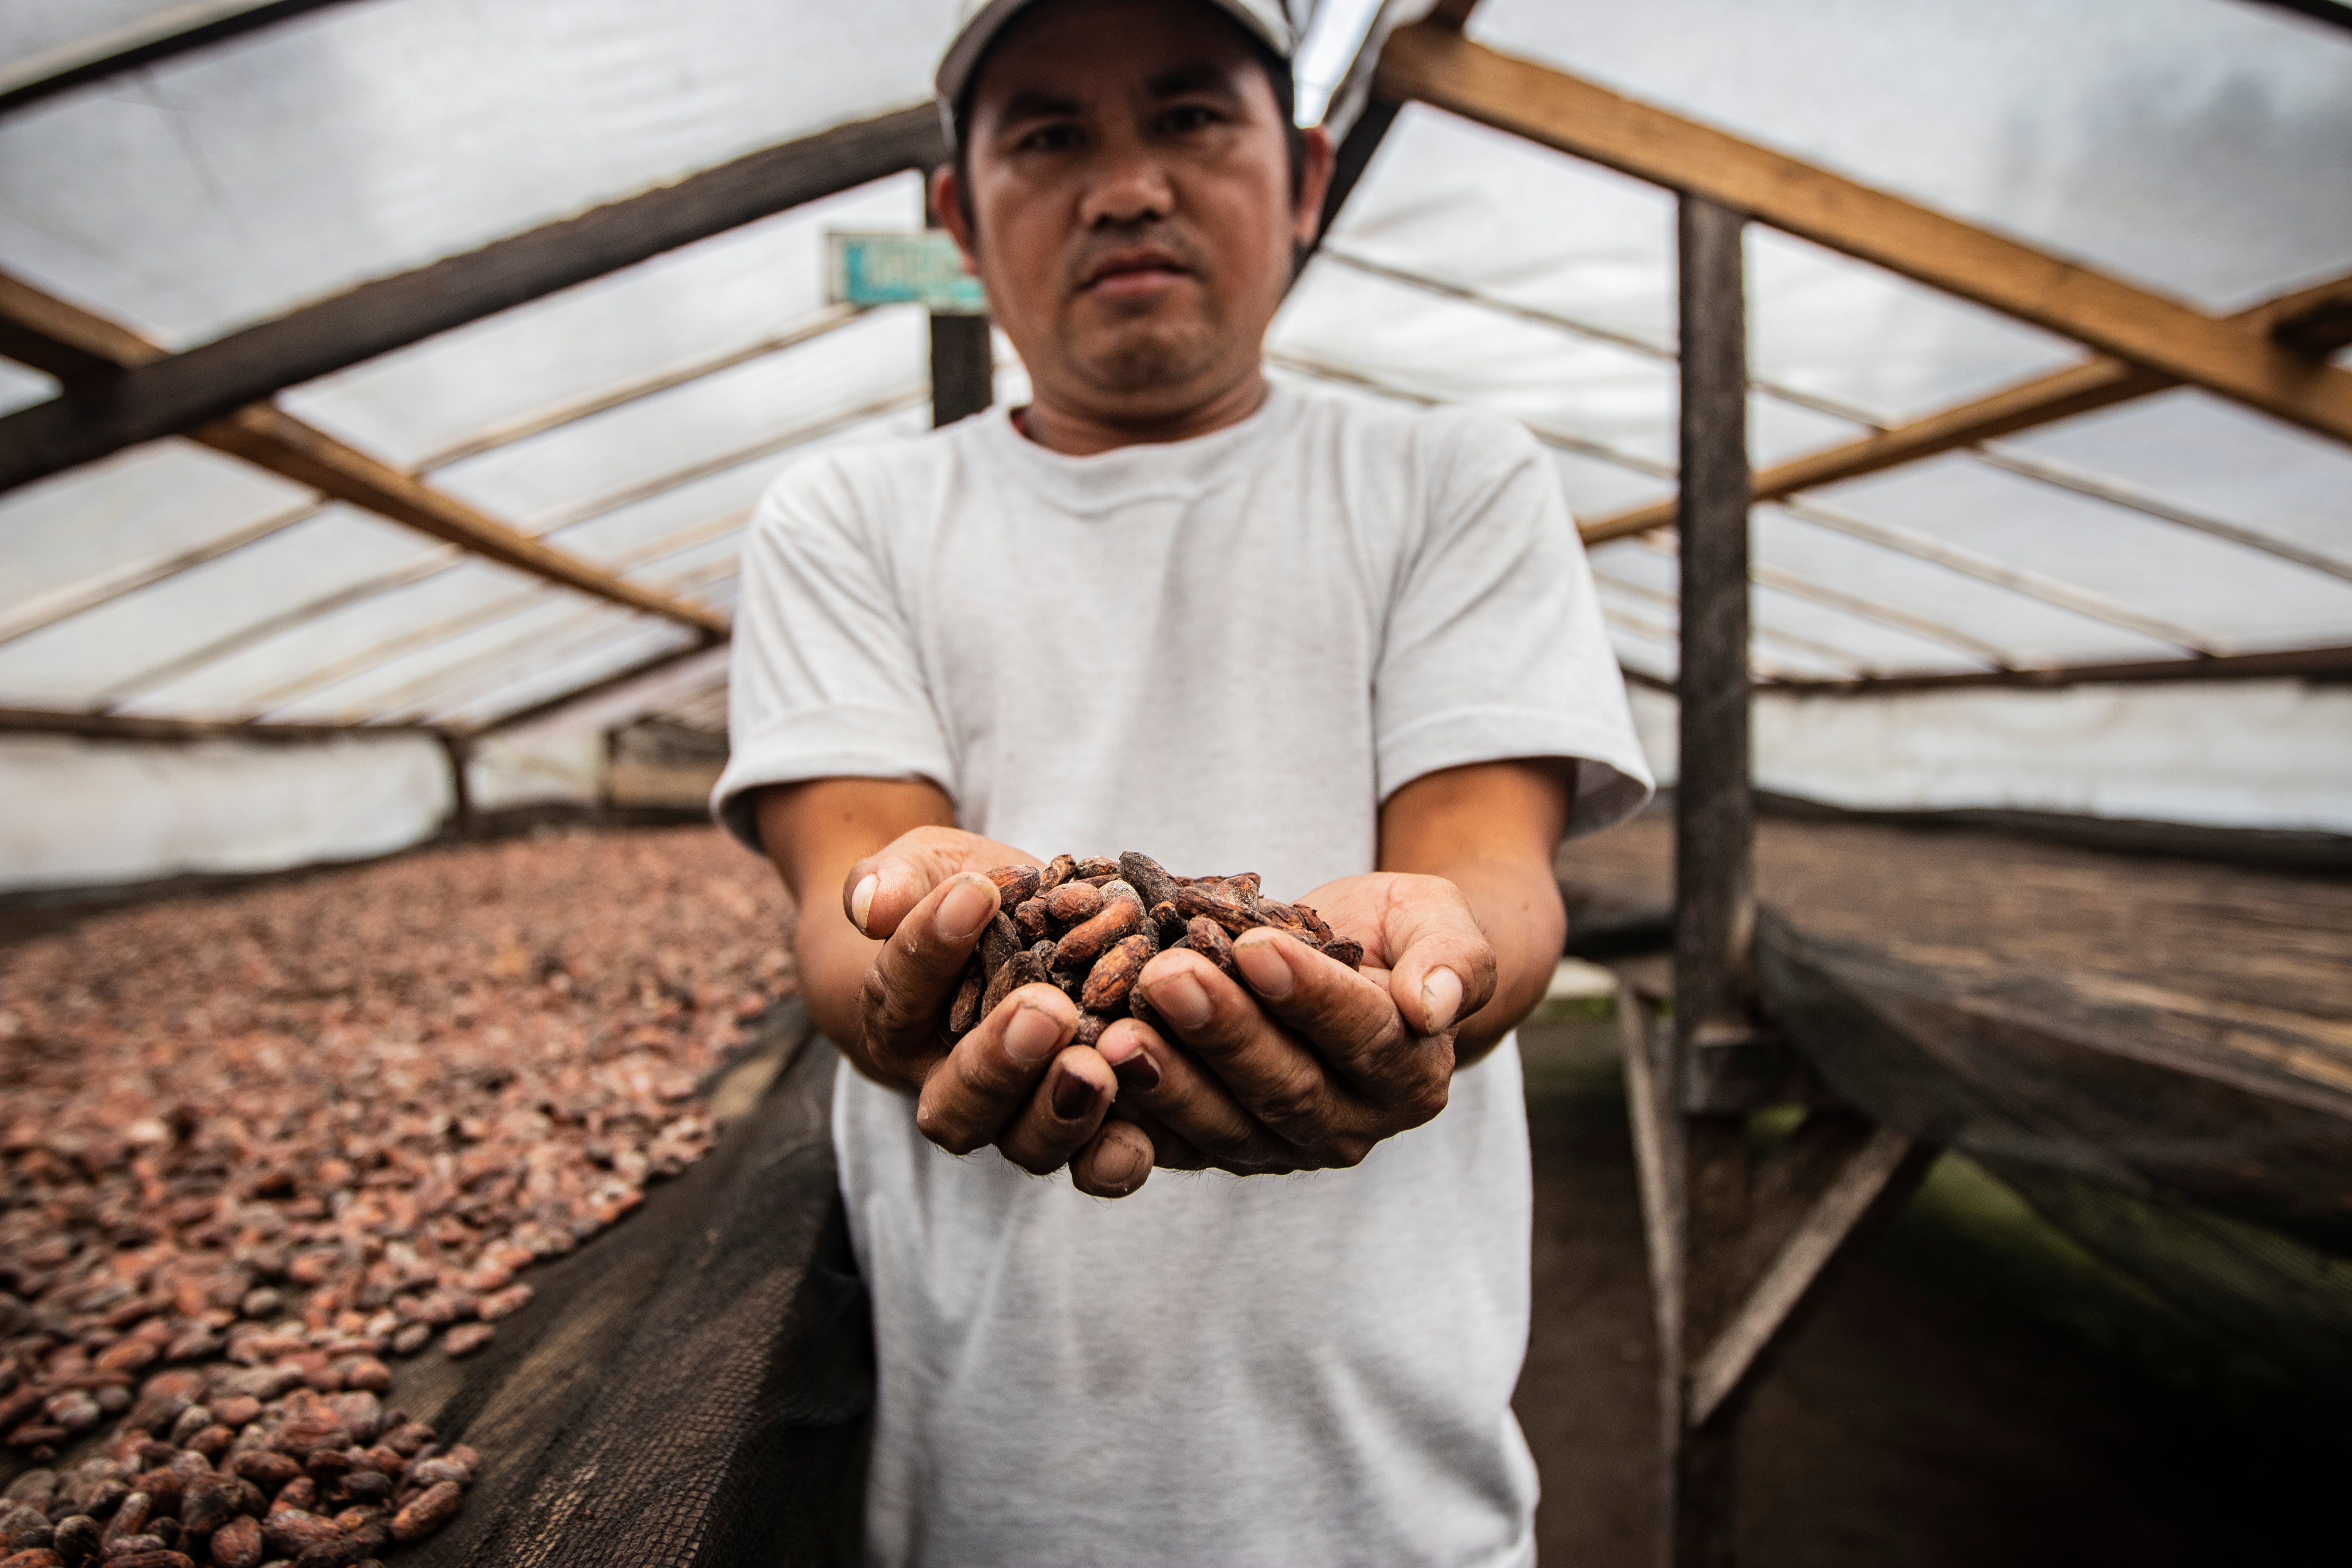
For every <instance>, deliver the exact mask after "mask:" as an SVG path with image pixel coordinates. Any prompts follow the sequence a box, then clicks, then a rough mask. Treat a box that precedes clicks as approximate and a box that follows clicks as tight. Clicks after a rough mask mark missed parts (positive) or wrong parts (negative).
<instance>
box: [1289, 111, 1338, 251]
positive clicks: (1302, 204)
mask: <svg viewBox="0 0 2352 1568" xmlns="http://www.w3.org/2000/svg"><path fill="white" fill-rule="evenodd" d="M1298 156H1299V159H1300V168H1299V171H1298V210H1297V213H1295V214H1293V215H1292V221H1291V237H1293V238H1295V239H1296V240H1297V242H1298V243H1299V244H1301V245H1312V244H1314V243H1315V231H1316V230H1317V229H1318V228H1320V227H1321V226H1322V224H1323V197H1324V195H1325V194H1326V193H1327V192H1328V191H1329V190H1330V189H1331V164H1332V160H1333V159H1334V158H1335V157H1337V156H1338V154H1336V153H1333V152H1332V150H1331V136H1330V133H1329V132H1327V131H1325V130H1324V129H1323V128H1322V127H1321V126H1320V125H1315V126H1310V127H1308V128H1307V130H1305V131H1303V132H1299V136H1298Z"/></svg>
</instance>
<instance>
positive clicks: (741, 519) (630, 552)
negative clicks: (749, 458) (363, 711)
mask: <svg viewBox="0 0 2352 1568" xmlns="http://www.w3.org/2000/svg"><path fill="white" fill-rule="evenodd" d="M750 523H751V508H750V507H738V508H735V509H734V510H730V511H725V512H721V513H719V515H718V516H716V517H709V518H705V519H703V520H702V521H700V522H697V523H692V524H689V525H688V526H687V527H685V528H680V529H674V530H672V531H669V532H667V533H664V534H661V535H659V536H658V537H656V538H653V539H649V540H646V541H644V542H641V543H638V544H634V545H632V546H630V547H629V548H628V549H627V550H625V551H624V552H621V553H620V554H618V555H616V556H615V557H614V565H615V566H621V567H626V568H629V569H631V570H635V568H638V567H642V566H649V565H652V564H653V563H656V562H657V561H663V560H667V558H668V557H670V556H672V555H682V554H684V553H685V552H688V551H689V550H695V549H699V548H700V547H701V546H703V545H705V544H709V543H710V542H712V541H714V540H719V539H724V538H726V537H727V536H728V535H729V534H730V533H740V532H741V531H743V529H744V528H746V527H748V526H749V525H750ZM552 593H553V590H552V589H551V588H550V587H549V586H547V585H545V584H534V585H533V586H530V587H528V588H525V589H523V590H522V591H521V592H520V593H515V594H507V595H501V596H500V597H499V598H496V599H492V600H490V601H489V602H488V603H487V604H481V605H474V606H473V607H472V608H470V609H467V610H464V611H461V612H459V613H458V614H457V615H454V616H445V617H443V618H441V619H439V620H436V621H430V622H427V623H426V624H425V625H424V626H410V627H409V628H408V629H407V630H405V631H403V632H400V633H397V634H395V635H394V636H392V637H386V638H384V639H383V641H381V642H377V643H374V644H372V645H371V646H369V647H364V648H362V649H360V650H359V651H358V652H357V653H354V654H352V655H350V656H349V657H347V658H341V659H338V660H336V661H334V662H333V663H331V664H327V665H322V666H316V667H313V668H308V669H305V670H303V671H301V672H300V673H299V674H298V675H296V676H295V677H294V679H291V680H288V681H285V682H282V683H280V684H279V685H277V686H274V687H272V688H270V689H268V690H267V691H264V692H263V693H261V695H259V696H258V697H252V698H247V700H246V709H245V711H244V712H243V713H241V714H240V715H239V717H240V718H241V719H244V720H246V721H258V720H261V719H263V718H265V717H266V716H267V715H268V714H269V713H271V712H273V711H275V710H278V709H280V708H284V707H286V706H288V705H289V704H291V703H293V702H296V701H299V700H301V699H303V698H306V697H310V696H312V695H315V694H316V693H318V692H320V691H326V690H331V689H333V688H334V687H336V686H339V685H341V683H342V682H344V681H346V680H351V679H355V678H356V677H359V676H362V675H365V674H367V673H369V672H370V671H372V670H373V669H375V668H377V667H379V666H381V665H383V663H385V662H386V661H388V660H390V659H394V658H399V657H400V656H402V655H403V654H408V653H414V652H415V651H416V650H417V649H419V648H425V647H432V646H433V645H434V644H435V643H437V642H440V641H442V640H444V639H445V638H447V637H456V636H457V635H458V634H459V633H461V632H470V631H477V630H479V629H480V628H481V627H483V626H491V625H495V624H496V623H498V622H499V621H502V620H508V619H511V618H512V617H514V616H520V615H521V614H523V613H524V612H526V611H528V610H533V609H536V608H538V607H539V606H540V605H544V604H547V603H548V602H550V599H551V595H552Z"/></svg>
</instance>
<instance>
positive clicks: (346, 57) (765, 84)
mask: <svg viewBox="0 0 2352 1568" xmlns="http://www.w3.org/2000/svg"><path fill="white" fill-rule="evenodd" d="M953 16H954V4H953V0H863V3H861V4H859V5H788V4H780V3H778V0H694V3H693V4H690V5H664V6H660V7H658V8H654V9H649V8H648V7H646V6H645V5H637V4H633V3H631V0H501V3H500V4H499V5H477V4H473V3H472V0H364V3H362V4H354V5H337V6H332V7H330V8H328V9H325V10H322V11H320V12H318V13H317V14H315V15H313V16H308V17H304V18H300V19H299V20H296V21H292V22H288V23H284V24H281V25H279V26H273V27H269V28H267V29H264V30H262V31H259V32H256V33H252V34H249V35H247V36H246V37H241V38H237V39H235V40H232V41H229V42H226V43H224V44H221V45H218V46H216V47H210V48H206V49H203V50H200V51H197V52H195V53H193V54H189V55H184V56H182V57H179V58H175V59H173V60H170V61H166V62H164V63H163V64H161V65H159V66H156V67H154V68H152V69H148V70H145V71H142V72H139V73H136V74H135V75H132V76H129V77H124V78H119V79H111V80H109V81H104V82H99V83H94V84H91V85H90V86H88V87H85V88H82V89H78V90H75V91H73V92H69V93H67V94H64V95H61V96H60V97H58V98H56V99H52V100H47V101H45V102H42V103H39V104H36V105H34V106H32V107H31V108H29V109H27V110H24V111H23V112H21V113H18V114H16V115H13V116H11V117H9V118H8V119H7V120H5V121H0V256H5V258H7V264H8V265H9V266H10V267H11V268H13V269H16V270H18V271H20V272H21V273H22V274H23V275H25V276H26V278H28V279H30V280H31V281H33V282H35V283H37V284H40V285H42V286H43V287H46V288H49V289H54V290H56V291H57V292H58V293H61V294H63V295H65V296H67V297H68V298H69V299H72V300H76V301H77V302H79V303H82V304H85V305H88V306H89V307H91V308H93V309H96V310H100V311H102V312H104V313H106V314H109V315H111V316H114V317H116V318H117V319H120V320H121V321H125V322H126V323H128V324H130V325H131V326H134V327H137V328H139V329H141V330H142V331H148V332H150V333H152V334H153V335H155V336H158V337H160V338H162V339H163V340H164V341H165V342H169V343H171V344H173V346H185V345H188V344H191V343H194V342H201V341H203V340H205V339H207V338H212V337H215V336H218V335H220V334H221V333H223V332H225V331H229V330H231V329H233V328H235V327H237V326H240V325H243V324H246V323H247V322H251V321H257V320H261V319H264V318H267V317H270V316H275V315H278V314H281V313H283V312H284V311H285V310H288V309H289V308H290V307H292V306H294V305H296V304H298V303H300V302H302V301H304V300H311V299H315V298H318V297H320V296H321V295H325V294H330V293H333V292H336V291H339V290H341V289H346V288H349V287H350V286H351V285H352V284H354V283H357V282H360V281H362V280H363V279H369V278H375V277H381V276H383V275H385V274H387V273H392V272H398V271H402V270H404V269H406V268H412V267H415V266H418V265H420V264H422V263H425V262H427V261H431V260H434V259H436V258H439V257H443V256H448V255H452V254H455V253H457V252H459V251H463V250H469V249H472V248H474V247H477V246H479V245H481V244H483V243H485V242H487V241H488V240H492V239H496V238H499V237H503V236H505V235H509V234H512V233H515V232H518V231H520V230H522V229H527V228H530V227H533V226H537V225H539V224H541V223H545V222H548V221H550V220H551V219H554V218H559V217H563V216H569V215H571V214H573V213H576V212H579V211H582V210H583V209H584V208H587V207H590V206H593V205H597V204H599V203H602V202H607V201H611V200H614V199H616V198H618V197H622V196H627V195H635V194H636V193H637V192H640V191H643V190H646V189H648V188H650V187H652V186H655V185H657V184H667V183H668V182H670V181H673V180H676V179H678V178H679V177H681V176H683V175H686V174H693V173H695V172H696V171H698V170H700V169H704V168H708V167H710V166H712V165H714V164H717V163H724V162H726V161H727V160H729V159H730V158H734V157H739V156H740V155H741V154H743V153H749V152H752V151H754V150H756V149H759V148H761V147H765V146H771V145H773V144H775V143H778V142H785V141H789V140H791V139H793V137H796V136H802V135H805V134H807V133H809V132H814V131H818V130H821V129H823V128H824V127H826V126H829V125H833V124H836V123H839V122H841V121H848V120H856V119H861V118H865V117H866V116H869V115H873V114H876V113H879V112H882V111H885V110H893V109H898V108H902V107H905V106H906V105H908V104H911V103H919V102H921V101H923V100H925V99H927V98H928V97H929V78H930V70H931V67H932V64H933V57H934V56H935V54H936V53H937V50H938V47H939V40H940V39H941V38H942V37H945V36H946V33H947V30H948V27H949V26H950V23H951V21H952V18H953ZM165 236H168V237H169V240H168V243H164V242H163V237H165Z"/></svg>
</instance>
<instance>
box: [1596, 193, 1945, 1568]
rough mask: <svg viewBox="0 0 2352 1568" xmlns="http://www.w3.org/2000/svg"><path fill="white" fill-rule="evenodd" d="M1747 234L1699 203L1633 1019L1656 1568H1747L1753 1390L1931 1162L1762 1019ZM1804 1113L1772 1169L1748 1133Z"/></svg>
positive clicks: (1687, 261)
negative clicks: (1663, 953) (1649, 867)
mask: <svg viewBox="0 0 2352 1568" xmlns="http://www.w3.org/2000/svg"><path fill="white" fill-rule="evenodd" d="M1744 222H1745V220H1744V219H1743V218H1742V217H1741V216H1740V215H1739V214H1738V213H1737V212H1734V211H1732V210H1730V209H1729V208H1727V207H1723V206H1720V205H1717V204H1715V203H1714V202H1712V201H1709V200H1707V199H1706V198H1705V197H1702V196H1696V195H1688V194H1685V195H1684V196H1683V197H1682V201H1681V207H1680V212H1679V216H1678V219H1677V230H1676V233H1677V239H1678V249H1679V255H1680V259H1681V279H1680V302H1681V313H1682V430H1681V434H1682V453H1681V472H1680V478H1681V488H1680V496H1679V500H1678V501H1677V505H1676V510H1675V522H1676V525H1677V527H1678V529H1679V531H1680V532H1681V536H1682V542H1681V557H1682V599H1681V609H1682V667H1681V669H1680V671H1679V673H1678V675H1677V678H1676V683H1675V694H1676V697H1677V699H1678V700H1679V703H1680V715H1679V720H1680V740H1681V747H1682V762H1681V776H1680V779H1679V781H1678V782H1677V784H1676V785H1675V963H1674V979H1673V984H1672V1000H1673V1003H1674V1016H1673V1019H1672V1022H1671V1024H1670V1025H1669V1026H1664V1027H1661V1026H1660V1019H1659V1017H1658V1015H1657V1012H1656V1010H1655V1006H1654V1002H1655V1001H1663V1000H1664V999H1665V998H1664V997H1657V998H1652V997H1650V996H1645V995H1643V994H1641V993H1640V991H1639V989H1638V988H1637V987H1636V986H1634V985H1632V984H1627V985H1625V986H1623V987H1622V988H1621V990H1620V993H1619V998H1618V1005H1619V1008H1620V1011H1621V1016H1622V1028H1623V1031H1624V1040H1625V1067H1626V1072H1625V1086H1626V1103H1627V1107H1628V1110H1629V1111H1630V1112H1631V1114H1632V1117H1633V1148H1634V1157H1635V1160H1636V1162H1637V1164H1638V1166H1639V1168H1640V1174H1641V1186H1642V1210H1643V1233H1644V1239H1645V1242H1646V1245H1647V1247H1648V1251H1649V1258H1650V1286H1651V1295H1652V1299H1653V1302H1654V1309H1655V1315H1656V1322H1657V1332H1658V1366H1659V1388H1658V1393H1659V1416H1660V1423H1659V1426H1660V1444H1661V1451H1660V1455H1659V1479H1660V1488H1659V1499H1658V1501H1659V1516H1658V1524H1659V1528H1658V1542H1657V1555H1658V1562H1659V1563H1660V1565H1661V1568H1730V1565H1731V1564H1732V1563H1734V1562H1735V1560H1736V1555H1737V1553H1736V1550H1735V1533H1734V1529H1733V1525H1734V1518H1733V1513H1734V1510H1733V1503H1734V1499H1735V1495H1736V1490H1737V1489H1736V1486H1735V1484H1734V1473H1733V1472H1734V1466H1733V1460H1734V1458H1735V1456H1736V1453H1737V1449H1738V1431H1739V1421H1740V1416H1741V1414H1742V1412H1743V1411H1744V1410H1745V1408H1746V1406H1747V1403H1748V1395H1749V1394H1750V1392H1751V1391H1752V1390H1753V1389H1754V1387H1755V1384H1756V1378H1757V1375H1758V1373H1759V1372H1760V1371H1761V1370H1762V1368H1764V1367H1765V1366H1766V1365H1767V1364H1769V1362H1770V1360H1771V1357H1772V1355H1773V1353H1774V1352H1775V1351H1776V1350H1777V1348H1778V1347H1779V1346H1780V1344H1782V1343H1783V1342H1785V1341H1786V1339H1787V1337H1788V1334H1789V1331H1790V1328H1791V1326H1792V1325H1793V1324H1794V1323H1795V1321H1797V1318H1798V1316H1799V1314H1800V1312H1801V1310H1802V1308H1803V1307H1804V1306H1805V1304H1806V1303H1807V1301H1808V1300H1811V1298H1812V1297H1813V1296H1814V1294H1815V1292H1816V1290H1817V1289H1818V1287H1819V1286H1820V1284H1821V1282H1822V1279H1824V1278H1825V1277H1826V1276H1827V1275H1828V1272H1829V1270H1830V1268H1831V1266H1832V1264H1833V1263H1834V1262H1835V1261H1836V1260H1837V1258H1839V1256H1840V1255H1841V1254H1842V1253H1843V1252H1844V1251H1845V1250H1846V1249H1847V1248H1848V1247H1851V1246H1852V1245H1853V1241H1854V1239H1855V1238H1856V1237H1859V1236H1861V1235H1863V1234H1864V1232H1865V1231H1866V1230H1867V1228H1868V1226H1869V1225H1870V1224H1871V1223H1872V1222H1873V1221H1874V1219H1876V1218H1878V1217H1881V1216H1883V1215H1886V1214H1888V1213H1890V1212H1892V1211H1893V1210H1894V1209H1895V1208H1897V1207H1899V1206H1900V1205H1901V1204H1902V1203H1903V1201H1904V1200H1905V1199H1906V1197H1907V1196H1908V1195H1909V1194H1910V1192H1911V1191H1912V1189H1913V1188H1914V1186H1916V1184H1917V1182H1918V1180H1919V1179H1920V1177H1921V1176H1922V1175H1923V1174H1924V1173H1925V1172H1926V1169H1927V1162H1928V1160H1929V1159H1930V1158H1932V1152H1931V1151H1929V1150H1927V1149H1924V1148H1921V1147H1919V1146H1917V1145H1916V1144H1915V1143H1914V1142H1912V1141H1911V1140H1910V1139H1909V1138H1906V1137H1905V1136H1904V1135H1903V1134H1901V1133H1898V1132H1893V1131H1887V1130H1885V1129H1874V1128H1873V1127H1872V1126H1871V1125H1870V1123H1869V1122H1868V1121H1865V1120H1864V1119H1863V1118H1862V1117H1860V1116H1857V1115H1855V1114H1854V1113H1853V1111H1851V1110H1846V1109H1843V1108H1842V1107H1837V1106H1833V1105H1828V1104H1825V1103H1823V1100H1822V1096H1821V1095H1820V1093H1819V1092H1818V1090H1817V1089H1816V1087H1815V1086H1814V1085H1813V1084H1812V1083H1811V1079H1810V1078H1809V1076H1808V1074H1807V1073H1806V1072H1805V1070H1804V1068H1803V1066H1802V1064H1801V1062H1800V1061H1798V1060H1797V1059H1796V1058H1795V1057H1794V1056H1793V1055H1792V1054H1791V1053H1790V1049H1789V1047H1788V1046H1787V1045H1786V1043H1785V1042H1783V1041H1782V1040H1781V1039H1780V1037H1779V1036H1778V1035H1777V1034H1776V1033H1775V1032H1774V1031H1773V1030H1772V1029H1771V1028H1770V1027H1769V1023H1768V1022H1766V1021H1764V1020H1763V1019H1761V1018H1760V1017H1759V996H1758V990H1757V981H1756V967H1755V959H1754V953H1755V943H1756V891H1755V829H1756V813H1755V802H1754V794H1753V787H1752V785H1751V784H1750V779H1749V755H1748V692H1749V689H1750V687H1749V679H1748V503H1749V494H1750V479H1751V476H1750V474H1749V471H1748V434H1747V431H1748V363H1747V359H1748V355H1747V336H1748V324H1747V310H1746V306H1745V302H1744V298H1743V296H1744V282H1743V273H1742V267H1741V261H1740V234H1741V229H1742V226H1743V225H1744ZM1791 1104H1793V1105H1800V1106H1806V1107H1809V1108H1810V1110H1809V1113H1808V1114H1807V1116H1806V1117H1805V1119H1804V1121H1802V1122H1801V1124H1800V1125H1799V1126H1798V1127H1797V1128H1796V1129H1795V1131H1791V1132H1790V1133H1789V1134H1788V1136H1787V1137H1785V1138H1784V1139H1782V1140H1781V1141H1780V1143H1779V1144H1778V1145H1777V1146H1776V1147H1775V1148H1773V1149H1772V1150H1771V1152H1769V1153H1768V1154H1765V1155H1763V1156H1762V1157H1761V1158H1758V1157H1756V1156H1754V1155H1753V1154H1751V1152H1750V1145H1749V1137H1748V1113H1749V1112H1751V1111H1754V1110H1761V1109H1763V1108H1764V1107H1767V1106H1774V1105H1791Z"/></svg>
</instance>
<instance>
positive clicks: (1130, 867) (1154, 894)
mask: <svg viewBox="0 0 2352 1568" xmlns="http://www.w3.org/2000/svg"><path fill="white" fill-rule="evenodd" d="M1118 874H1119V876H1120V878H1121V879H1123V880H1125V881H1126V882H1127V884H1128V885H1129V887H1131V888H1133V889H1135V891H1136V895H1137V897H1139V898H1140V899H1141V900H1143V907H1144V908H1145V909H1147V910H1150V909H1157V908H1159V907H1160V905H1161V904H1167V903H1173V902H1175V900H1176V879H1175V878H1173V877H1171V876H1170V875H1169V874H1168V872H1167V870H1166V869H1165V868H1162V867H1161V865H1160V862H1159V861H1157V860H1154V859H1153V858H1151V857H1150V856H1149V855H1139V854H1138V853H1136V852H1135V851H1134V850H1132V849H1129V850H1128V851H1127V852H1126V853H1125V854H1123V855H1121V856H1120V857H1119V858H1118Z"/></svg>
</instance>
